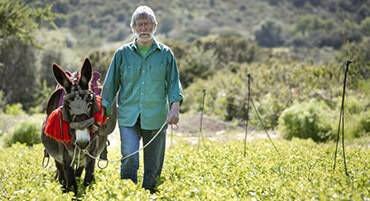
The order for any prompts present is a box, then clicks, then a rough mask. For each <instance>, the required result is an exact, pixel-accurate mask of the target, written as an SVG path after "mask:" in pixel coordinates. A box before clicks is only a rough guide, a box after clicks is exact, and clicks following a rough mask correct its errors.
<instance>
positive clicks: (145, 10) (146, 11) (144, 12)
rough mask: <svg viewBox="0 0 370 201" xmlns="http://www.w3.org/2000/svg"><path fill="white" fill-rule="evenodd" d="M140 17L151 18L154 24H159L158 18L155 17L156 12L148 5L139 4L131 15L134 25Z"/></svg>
mask: <svg viewBox="0 0 370 201" xmlns="http://www.w3.org/2000/svg"><path fill="white" fill-rule="evenodd" d="M140 18H150V19H151V20H152V23H153V24H157V20H156V19H155V15H154V12H153V10H152V9H151V8H149V7H148V6H139V7H137V8H136V10H135V12H134V14H132V17H131V24H130V26H131V27H132V26H133V25H134V24H135V21H136V19H140Z"/></svg>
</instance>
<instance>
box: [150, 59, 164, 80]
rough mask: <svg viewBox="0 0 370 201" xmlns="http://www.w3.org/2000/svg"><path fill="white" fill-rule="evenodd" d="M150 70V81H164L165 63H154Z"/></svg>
mask: <svg viewBox="0 0 370 201" xmlns="http://www.w3.org/2000/svg"><path fill="white" fill-rule="evenodd" d="M151 70H152V76H151V77H152V80H153V81H164V80H165V77H166V63H164V62H159V63H155V64H154V65H152V67H151Z"/></svg>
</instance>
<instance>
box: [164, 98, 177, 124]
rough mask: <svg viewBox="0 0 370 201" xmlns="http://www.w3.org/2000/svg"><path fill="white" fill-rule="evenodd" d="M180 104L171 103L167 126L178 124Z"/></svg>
mask: <svg viewBox="0 0 370 201" xmlns="http://www.w3.org/2000/svg"><path fill="white" fill-rule="evenodd" d="M179 110H180V102H173V103H172V105H171V109H170V112H169V113H168V115H167V119H166V121H167V124H170V125H171V124H177V123H178V122H179V119H180V118H179Z"/></svg>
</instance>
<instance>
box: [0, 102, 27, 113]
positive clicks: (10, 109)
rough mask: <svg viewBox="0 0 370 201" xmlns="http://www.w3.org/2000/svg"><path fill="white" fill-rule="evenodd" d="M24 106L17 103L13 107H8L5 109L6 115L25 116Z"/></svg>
mask: <svg viewBox="0 0 370 201" xmlns="http://www.w3.org/2000/svg"><path fill="white" fill-rule="evenodd" d="M22 107H23V106H22V104H21V103H16V104H12V105H7V106H6V107H5V114H10V115H24V114H25V112H24V111H23V109H22Z"/></svg>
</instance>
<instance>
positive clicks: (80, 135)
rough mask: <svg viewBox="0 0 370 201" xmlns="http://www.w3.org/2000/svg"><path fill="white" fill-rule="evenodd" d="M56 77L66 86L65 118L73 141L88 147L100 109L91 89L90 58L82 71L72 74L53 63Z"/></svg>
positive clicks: (81, 146)
mask: <svg viewBox="0 0 370 201" xmlns="http://www.w3.org/2000/svg"><path fill="white" fill-rule="evenodd" d="M53 72H54V77H55V79H56V80H57V82H58V83H59V84H60V85H61V86H62V87H63V88H64V90H65V92H66V93H65V96H64V102H63V120H64V121H67V122H69V128H70V131H69V133H70V134H71V136H72V143H73V144H76V145H77V146H79V147H80V148H82V149H84V148H86V147H87V146H88V145H89V143H90V132H89V127H90V126H91V125H92V124H93V123H94V122H95V120H94V114H95V113H96V112H97V111H99V106H98V104H97V101H96V97H95V94H94V93H93V92H92V91H91V90H90V89H89V86H90V80H91V77H92V67H91V63H90V60H89V59H88V58H86V59H85V61H84V63H83V65H82V68H81V70H80V72H75V73H72V75H71V76H69V75H68V74H66V72H65V71H64V70H63V69H62V68H61V67H59V66H58V65H57V64H55V63H54V64H53Z"/></svg>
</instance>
